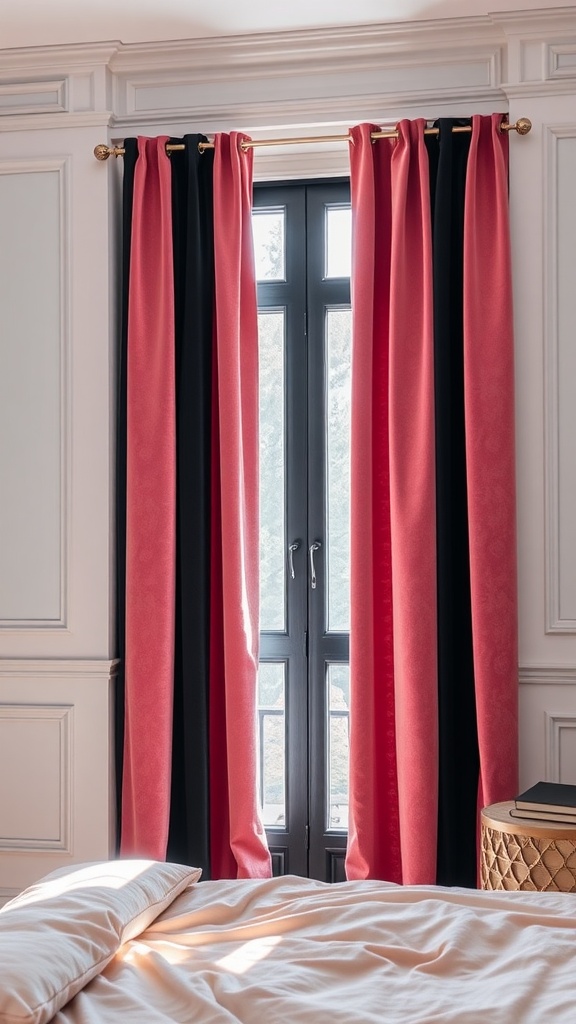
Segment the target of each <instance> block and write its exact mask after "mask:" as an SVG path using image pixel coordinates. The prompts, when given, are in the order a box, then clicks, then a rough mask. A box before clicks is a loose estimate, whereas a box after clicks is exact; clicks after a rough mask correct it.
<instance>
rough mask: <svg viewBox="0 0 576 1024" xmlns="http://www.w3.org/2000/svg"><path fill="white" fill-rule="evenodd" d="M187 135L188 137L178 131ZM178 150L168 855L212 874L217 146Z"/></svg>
mask: <svg viewBox="0 0 576 1024" xmlns="http://www.w3.org/2000/svg"><path fill="white" fill-rule="evenodd" d="M173 141H175V142H176V141H179V142H180V141H182V140H173ZM200 141H207V140H206V138H205V136H200V135H187V136H185V138H184V143H185V146H186V149H185V152H184V153H178V154H177V158H176V159H174V158H173V159H172V218H173V225H172V227H173V238H174V301H175V335H176V337H175V344H176V466H177V470H176V472H177V484H176V507H177V511H176V622H175V660H174V727H173V749H172V792H171V813H170V832H169V838H168V859H169V860H174V861H178V862H183V863H186V864H194V865H195V866H197V867H201V868H202V871H203V877H204V878H209V877H210V829H209V822H210V789H209V746H208V739H209V737H208V729H209V691H208V681H209V670H210V507H211V495H210V488H211V434H212V431H211V413H212V401H211V393H212V355H213V353H212V349H213V344H212V342H213V305H214V245H213V224H212V205H213V200H212V171H213V164H214V152H213V150H206V151H205V152H204V153H200V152H199V150H198V143H199V142H200Z"/></svg>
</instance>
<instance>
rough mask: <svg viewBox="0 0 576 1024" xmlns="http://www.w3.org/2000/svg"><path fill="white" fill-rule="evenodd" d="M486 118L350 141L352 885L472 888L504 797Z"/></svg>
mask: <svg viewBox="0 0 576 1024" xmlns="http://www.w3.org/2000/svg"><path fill="white" fill-rule="evenodd" d="M501 119H502V118H501V115H494V116H493V117H492V118H490V117H488V118H486V117H481V116H475V117H474V118H473V119H472V124H473V131H472V134H471V135H470V134H466V135H460V134H455V135H453V134H452V127H453V126H454V125H456V124H461V123H462V122H458V121H455V120H452V119H443V120H442V121H440V122H438V126H439V128H440V133H439V136H438V137H437V138H433V139H431V138H429V137H428V138H426V140H425V137H424V133H423V129H424V126H425V123H424V122H423V121H421V120H418V121H414V122H408V121H404V122H401V123H400V124H399V125H398V132H399V137H398V139H397V141H394V142H385V143H384V145H383V146H381V144H380V143H378V144H376V145H375V144H373V143H372V142H371V140H370V131H371V130H374V127H375V126H371V125H362V126H359V127H357V128H354V129H353V130H352V133H351V134H352V139H353V144H352V146H351V194H352V213H353V239H354V241H353V263H352V305H353V352H352V440H351V445H352V467H351V469H352V503H351V603H352V612H351V615H352V617H351V637H350V671H351V696H350V700H351V724H350V759H351V767H350V841H349V846H348V853H347V861H346V867H347V874H348V877H350V878H356V877H382V878H387V879H389V880H391V881H402V882H404V883H416V884H417V883H422V884H424V883H434V882H436V881H437V882H440V883H442V884H456V885H475V884H476V877H477V876H476V855H477V836H476V829H477V811H478V806H479V804H486V803H488V802H493V801H497V800H503V799H509V798H511V797H512V796H513V795H514V792H515V789H516V785H517V778H516V774H517V682H518V679H517V641H516V629H517V627H516V604H515V592H516V591H515V588H516V577H515V531H514V522H515V511H514V510H515V506H514V440H513V438H514V434H513V381H512V331H511V307H510V294H511V293H510V253H509V244H508V214H507V191H506V177H507V138H506V135H505V134H504V133H500V132H499V131H498V124H499V122H500V120H501ZM468 123H469V122H468ZM494 300H495V301H494ZM488 334H489V335H490V337H489V340H488V341H487V335H488ZM391 652H393V657H391ZM394 756H395V759H396V765H395V767H394Z"/></svg>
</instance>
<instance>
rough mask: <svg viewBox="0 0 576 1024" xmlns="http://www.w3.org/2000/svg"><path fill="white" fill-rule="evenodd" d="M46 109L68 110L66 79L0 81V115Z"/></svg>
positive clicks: (44, 110) (29, 112)
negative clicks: (17, 81)
mask: <svg viewBox="0 0 576 1024" xmlns="http://www.w3.org/2000/svg"><path fill="white" fill-rule="evenodd" d="M33 99H34V102H33ZM48 110H50V112H51V113H58V112H59V113H65V112H66V111H67V110H68V80H67V79H65V78H58V79H54V80H52V81H42V82H19V83H4V84H1V83H0V116H4V115H13V114H39V113H46V112H47V111H48Z"/></svg>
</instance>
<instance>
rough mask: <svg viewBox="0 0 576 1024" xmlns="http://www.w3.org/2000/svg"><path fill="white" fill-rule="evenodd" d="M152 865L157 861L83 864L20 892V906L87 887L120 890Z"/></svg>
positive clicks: (63, 870) (64, 870) (66, 869)
mask: <svg viewBox="0 0 576 1024" xmlns="http://www.w3.org/2000/svg"><path fill="white" fill-rule="evenodd" d="M153 864H154V861H151V860H126V861H115V862H114V863H113V865H112V862H109V861H106V862H105V863H104V864H103V863H102V861H98V862H97V863H94V864H83V865H82V867H81V868H77V869H76V870H75V869H74V867H73V866H72V867H70V868H63V869H62V871H61V872H58V873H57V874H56V873H55V877H54V878H46V879H43V880H42V883H41V884H39V885H37V886H32V887H31V888H30V889H29V891H28V892H25V893H21V895H20V896H19V897H18V904H19V906H25V905H27V904H30V903H37V902H38V901H39V900H46V899H51V898H52V897H55V896H61V895H62V894H63V893H70V892H73V891H74V890H75V889H85V888H87V887H88V888H100V889H121V888H122V887H123V886H124V885H126V884H127V883H128V882H132V881H134V879H135V878H138V877H139V876H140V875H143V874H145V873H146V871H148V870H149V868H150V867H151V865H153ZM6 909H7V908H6Z"/></svg>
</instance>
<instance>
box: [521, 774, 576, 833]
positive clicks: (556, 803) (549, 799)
mask: <svg viewBox="0 0 576 1024" xmlns="http://www.w3.org/2000/svg"><path fill="white" fill-rule="evenodd" d="M510 814H511V815H512V817H513V818H532V819H536V820H539V821H555V822H563V823H564V824H565V825H576V786H569V785H567V784H566V783H564V782H537V783H536V785H535V786H531V787H530V789H527V790H526V792H525V793H520V794H519V796H517V797H516V799H515V801H514V807H512V808H511V809H510Z"/></svg>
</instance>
